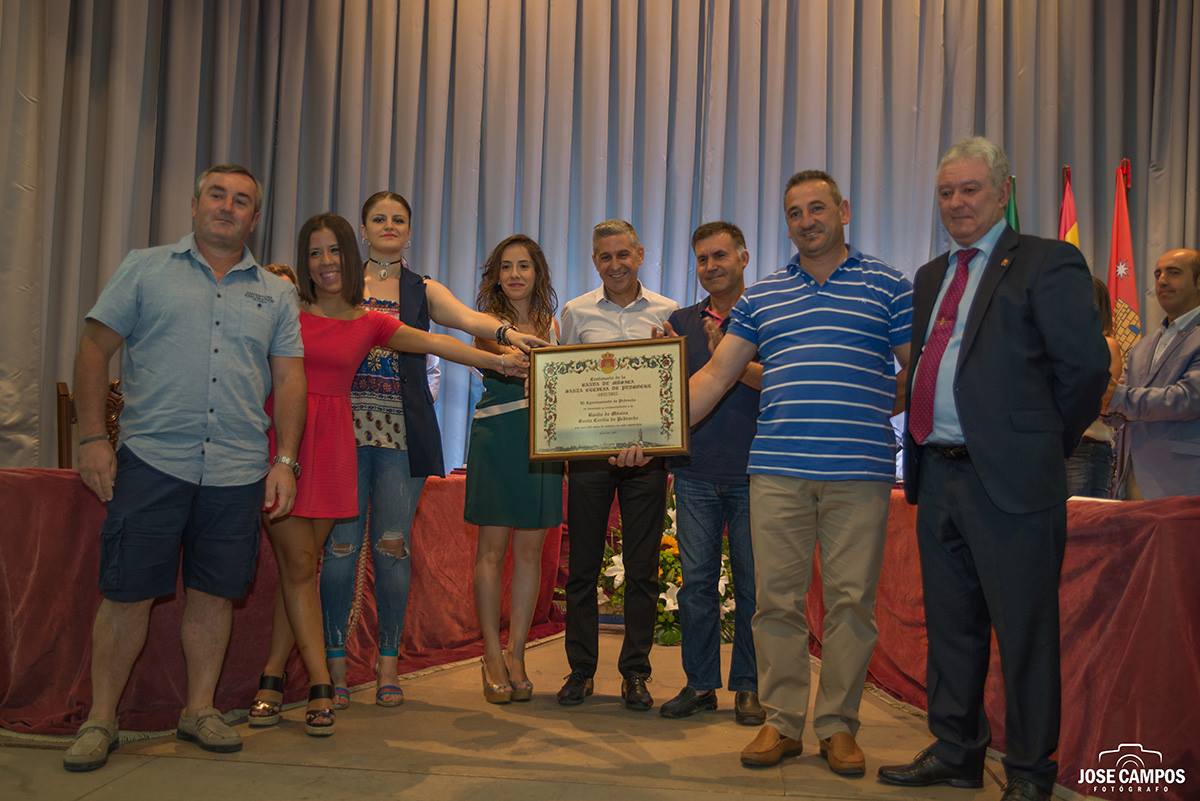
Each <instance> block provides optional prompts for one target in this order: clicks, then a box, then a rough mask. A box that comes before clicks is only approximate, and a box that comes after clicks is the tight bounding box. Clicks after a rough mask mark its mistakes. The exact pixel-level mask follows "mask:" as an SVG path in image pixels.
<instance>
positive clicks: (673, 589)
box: [658, 584, 679, 612]
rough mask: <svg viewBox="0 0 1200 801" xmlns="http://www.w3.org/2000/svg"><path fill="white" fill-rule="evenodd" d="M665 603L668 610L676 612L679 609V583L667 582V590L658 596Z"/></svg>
mask: <svg viewBox="0 0 1200 801" xmlns="http://www.w3.org/2000/svg"><path fill="white" fill-rule="evenodd" d="M658 597H659V598H660V599H662V600H663V601H666V603H667V611H668V612H676V611H678V610H679V585H678V584H668V585H667V591H666V592H664V593H661V594H659V596H658Z"/></svg>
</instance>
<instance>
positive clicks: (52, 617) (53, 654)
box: [0, 469, 562, 734]
mask: <svg viewBox="0 0 1200 801" xmlns="http://www.w3.org/2000/svg"><path fill="white" fill-rule="evenodd" d="M465 483H466V482H465V479H464V477H463V476H461V475H451V476H448V477H447V478H445V479H438V478H431V479H429V480H428V481H427V482H426V484H425V490H424V493H423V494H422V496H421V502H420V504H419V506H418V507H417V516H416V520H415V522H414V524H413V546H412V557H411V558H412V560H413V578H412V589H411V594H410V596H409V604H408V614H407V618H406V620H405V626H404V639H403V642H402V645H401V650H400V670H401V672H408V671H412V670H418V669H420V668H422V667H427V666H429V665H435V664H442V663H445V662H451V661H455V660H458V659H463V658H466V657H469V656H474V655H477V654H479V653H480V651H481V649H482V647H481V645H480V642H479V637H480V635H479V627H478V625H477V624H476V622H475V611H474V602H473V600H472V593H471V582H472V575H473V570H474V560H475V527H474V526H471V525H469V524H467V523H464V522H463V515H462V510H463V495H464V490H465ZM0 510H3V512H2V514H3V517H2V518H0V554H2V556H3V558H2V560H0V726H2V727H3V728H6V729H10V730H12V731H18V732H36V733H40V734H66V733H71V732H73V731H74V730H75V728H76V727H78V725H79V723H80V722H82V721H83V719H84V717H85V716H86V712H87V708H88V705H89V703H90V699H91V679H90V676H89V670H88V666H89V663H90V654H91V647H90V634H91V625H92V619H93V617H94V615H95V610H96V606H97V605H98V603H99V600H100V596H99V592H98V591H97V588H96V581H97V570H98V566H97V565H98V552H99V537H98V534H99V531H100V524H101V522H102V521H103V519H104V508H103V506H102V505H101V504H100V503H99V502H98V501H97V500H96V498H95V496H94V495H92V494H91V492H89V491H88V490H87V489H86V488H85V487H84V486H83V484H82V483H81V482H80V480H79V477H78V474H77V473H75V472H74V471H69V470H41V469H28V470H0ZM560 538H561V529H558V528H555V529H551V530H550V532H549V533H548V534H547V536H546V545H545V548H544V550H543V552H542V590H541V593H540V595H539V597H538V604H537V610H536V613H535V615H534V626H533V632H532V634H531V636H532V637H535V638H536V637H544V636H547V635H549V634H552V633H555V632H557V631H560V630H561V629H562V623H561V621H560V620H558V616H557V615H556V614H555V612H554V609H553V607H552V604H551V600H552V597H553V590H554V581H555V578H556V576H557V572H558V556H559V548H560ZM367 561H368V564H369V561H370V560H367ZM509 569H511V568H506V577H505V579H506V581H505V583H506V585H507V572H508V570H509ZM276 576H277V573H276V568H275V560H274V556H273V555H272V552H271V548H270V546H269V544H268V543H267V541H266V537H265V534H264V538H263V547H262V550H261V551H260V555H259V565H258V575H257V576H256V578H255V581H254V586H253V587H252V588H251V591H250V594H249V595H248V596H247V597H246V598H245V599H244V600H243V601H242V602H240V603H239V604H237V605H236V606H235V610H234V621H233V635H232V638H231V640H230V644H229V652H228V656H227V657H226V661H225V666H224V669H223V671H222V673H221V680H220V682H219V684H218V686H217V706H218V707H219V708H221V709H230V708H237V707H245V706H248V705H249V703H250V700H251V698H252V697H253V695H254V690H255V688H256V687H257V686H258V673H259V671H260V670H261V668H262V665H263V661H264V660H265V659H266V653H267V645H268V642H267V638H268V632H269V630H270V622H271V610H272V603H273V601H274V592H275V584H276ZM182 599H183V594H182V592H181V591H177V592H176V595H175V597H174V598H170V599H164V600H161V601H158V602H156V603H155V606H154V610H153V612H152V613H151V616H150V635H149V637H148V638H147V644H146V649H145V651H143V653H142V655H141V657H140V658H139V659H138V661H137V663H136V664H135V666H134V669H133V675H132V676H131V677H130V680H129V685H128V687H127V688H126V690H125V695H124V696H123V698H122V702H121V709H120V713H121V726H122V728H126V729H138V730H161V729H169V728H173V727H174V725H175V722H176V721H177V720H178V716H179V709H180V708H181V707H182V705H183V699H184V685H185V675H184V669H183V651H182V649H181V646H180V644H179V621H180V615H181V613H182V607H183V601H182ZM507 600H508V598H507V594H506V596H505V603H506V604H507ZM375 624H376V617H375V607H374V598H373V596H372V594H371V592H370V586H369V585H368V590H367V592H366V593H365V594H364V603H363V606H362V619H361V621H360V623H359V624H358V625H357V626H356V628H355V632H354V636H353V637H352V639H351V641H350V642H349V643H348V648H347V656H348V657H349V662H350V682H351V684H359V683H363V682H367V681H371V680H373V678H374V654H375V649H374V643H375ZM288 673H289V681H288V693H287V699H288V700H289V701H291V700H294V699H298V698H302V697H303V695H304V692H305V688H306V687H307V679H306V677H305V676H304V670H303V668H302V667H301V665H300V659H299V656H298V655H296V654H295V653H293V656H292V660H291V663H290V664H289V667H288Z"/></svg>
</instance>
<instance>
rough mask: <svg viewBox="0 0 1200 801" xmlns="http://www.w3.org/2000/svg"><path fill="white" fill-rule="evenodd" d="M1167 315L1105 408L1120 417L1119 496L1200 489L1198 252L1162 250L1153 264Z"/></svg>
mask: <svg viewBox="0 0 1200 801" xmlns="http://www.w3.org/2000/svg"><path fill="white" fill-rule="evenodd" d="M1154 295H1155V298H1156V299H1157V300H1158V305H1159V306H1161V307H1162V310H1163V312H1165V313H1166V315H1167V318H1166V319H1165V320H1164V321H1163V324H1162V326H1160V327H1159V329H1158V331H1156V332H1155V333H1154V335H1153V336H1148V337H1142V339H1141V340H1139V341H1138V343H1137V344H1136V345H1134V346H1133V348H1132V349H1131V350H1130V351H1129V367H1128V369H1127V370H1126V371H1125V378H1124V381H1123V382H1122V383H1121V384H1119V385H1117V387H1116V389H1114V390H1113V395H1112V398H1111V400H1109V402H1108V413H1109V414H1111V415H1113V416H1114V417H1115V418H1116V420H1117V422H1118V423H1123V424H1124V428H1123V430H1122V433H1121V448H1120V456H1119V461H1118V466H1119V472H1120V477H1119V479H1118V483H1119V484H1120V485H1121V487H1120V489H1119V492H1118V495H1117V497H1124V498H1129V499H1132V500H1138V499H1142V498H1146V499H1150V498H1162V497H1166V496H1169V495H1197V494H1200V250H1195V249H1192V248H1176V249H1173V250H1168V251H1167V252H1166V253H1164V254H1163V255H1162V256H1161V257H1159V259H1158V263H1157V264H1156V265H1155V267H1154Z"/></svg>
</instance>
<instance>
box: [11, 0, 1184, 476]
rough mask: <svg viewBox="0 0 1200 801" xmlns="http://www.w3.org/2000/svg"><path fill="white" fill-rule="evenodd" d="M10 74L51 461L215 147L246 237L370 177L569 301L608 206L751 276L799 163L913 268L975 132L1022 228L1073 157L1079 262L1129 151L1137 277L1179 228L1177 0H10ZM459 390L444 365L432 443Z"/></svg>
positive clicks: (473, 272)
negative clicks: (727, 246)
mask: <svg viewBox="0 0 1200 801" xmlns="http://www.w3.org/2000/svg"><path fill="white" fill-rule="evenodd" d="M0 85H2V86H3V91H2V93H0V120H3V119H7V120H9V121H10V122H9V123H8V124H7V125H6V126H0V158H2V159H3V164H2V169H3V176H4V187H5V192H4V198H3V203H4V214H3V215H0V242H2V243H3V244H2V246H0V252H2V253H3V270H2V273H0V297H2V298H3V312H4V313H3V314H0V352H2V354H3V355H2V357H0V441H2V442H3V451H2V453H0V465H34V464H50V463H51V462H52V460H53V459H54V452H55V449H54V443H55V432H54V415H53V397H54V391H53V386H54V382H55V381H56V380H61V379H64V378H67V377H69V376H70V373H71V365H72V361H73V353H74V348H75V344H76V340H77V338H78V335H79V331H80V327H81V320H82V317H83V315H84V313H86V311H87V309H88V308H89V307H90V305H91V304H92V302H93V301H94V300H95V298H96V295H97V293H98V292H99V290H100V289H101V288H102V287H103V285H104V283H105V282H106V281H107V280H108V278H109V277H110V276H111V275H112V273H113V271H114V270H115V268H116V266H117V265H118V263H119V262H120V260H121V258H122V256H123V255H124V254H125V253H126V251H128V250H129V249H131V248H137V247H145V246H147V245H150V244H160V243H164V242H170V241H174V240H175V239H177V238H178V237H180V236H181V235H182V234H184V233H186V232H187V231H188V230H189V227H190V216H189V215H190V212H189V203H190V198H191V185H192V181H193V179H194V177H195V175H196V174H197V173H198V172H199V171H200V170H201V169H202V168H203V167H204V166H206V165H208V164H210V163H214V162H218V161H237V162H241V163H244V164H246V165H247V166H249V167H250V168H251V169H252V170H253V171H254V172H255V173H256V174H258V175H259V177H260V178H261V179H262V180H263V182H264V184H265V185H266V187H267V198H266V205H265V208H264V216H263V222H262V224H261V226H260V228H259V230H258V231H257V233H256V235H255V239H254V242H253V247H254V249H255V252H256V254H257V255H258V257H259V258H260V260H263V261H266V260H275V261H285V262H289V263H290V262H292V261H294V259H295V256H294V252H295V242H294V237H295V234H296V231H297V230H298V228H299V226H300V224H301V223H302V221H303V220H304V219H305V218H307V217H308V216H309V215H311V214H313V213H316V212H319V211H323V210H326V209H333V210H335V211H337V212H338V213H340V214H342V215H344V216H346V217H348V218H350V219H352V220H357V218H358V210H359V206H360V203H361V201H362V199H363V198H364V197H365V196H367V195H368V194H370V193H371V192H373V191H375V190H377V189H381V188H390V189H394V190H396V191H399V192H401V193H403V194H404V195H405V196H407V197H408V198H409V199H410V200H411V201H412V203H413V206H414V213H415V215H414V216H415V220H414V242H413V248H412V251H411V261H412V263H413V265H414V266H415V268H416V269H417V270H418V271H420V272H424V273H428V274H430V275H432V276H434V277H435V278H437V279H439V280H441V281H443V282H445V283H446V284H447V285H448V286H449V287H450V288H451V290H452V291H453V292H454V293H455V294H456V295H458V297H460V298H462V299H464V300H465V301H467V302H470V299H472V298H473V297H474V295H475V290H476V282H477V275H478V265H479V264H481V262H482V260H483V258H484V256H485V254H486V252H487V250H488V248H489V247H490V245H491V244H492V243H494V242H496V241H497V240H499V239H500V238H502V237H503V236H505V235H507V234H508V233H510V232H512V231H524V232H526V233H528V234H530V235H532V236H534V237H535V238H537V239H538V240H539V241H540V242H541V243H542V245H543V246H544V248H545V250H546V253H547V255H548V257H549V260H550V263H551V265H552V268H553V271H554V280H555V284H556V287H557V289H558V293H559V296H560V298H561V299H562V300H566V299H568V298H570V297H572V296H574V295H575V294H578V293H580V292H583V291H585V290H587V289H589V288H591V287H592V286H594V285H596V284H597V283H598V279H597V278H596V275H595V272H594V270H593V269H592V266H591V263H590V261H589V249H590V247H589V245H590V242H589V236H590V228H591V226H592V225H593V224H594V223H595V222H597V221H599V220H600V219H603V218H605V217H625V218H628V219H631V220H632V221H633V223H634V224H635V225H636V226H637V228H638V230H639V231H640V232H641V235H642V238H643V241H644V244H645V246H646V265H645V266H644V267H643V271H642V278H643V280H644V282H645V283H646V285H647V286H649V287H651V288H652V289H656V290H660V291H663V292H665V293H667V294H669V295H671V296H673V297H675V298H677V299H678V300H679V301H680V302H681V303H689V302H693V301H694V300H695V298H696V283H695V278H694V275H693V271H692V269H691V265H690V259H689V255H690V251H689V235H690V232H691V230H692V228H693V227H694V226H695V225H697V224H699V223H700V222H702V221H706V220H711V219H714V218H718V217H723V218H727V219H731V220H733V221H735V222H737V223H738V224H739V225H741V226H742V227H743V229H744V230H745V231H746V235H747V239H748V241H749V246H750V250H751V266H750V275H751V277H754V276H762V275H765V274H767V273H769V272H770V271H772V270H774V269H776V268H777V267H778V266H780V265H781V264H782V263H784V262H785V261H786V260H787V258H788V257H789V255H790V252H791V248H790V246H789V244H788V242H787V239H786V236H785V233H784V225H783V220H782V214H781V194H780V193H781V189H782V185H783V182H784V180H785V179H786V177H787V176H788V175H789V174H790V173H792V172H793V171H795V170H797V169H803V168H811V167H821V168H825V169H827V170H829V171H830V172H831V173H833V175H834V176H835V177H836V178H837V179H838V181H839V182H840V183H841V184H842V187H843V189H844V191H845V192H846V194H847V195H848V196H849V198H850V201H851V204H852V208H853V220H852V222H851V240H852V242H853V244H855V245H857V246H858V247H860V248H862V249H863V250H865V251H867V252H870V253H874V254H876V255H879V256H881V257H883V258H885V259H887V260H889V261H891V262H892V263H893V264H895V265H896V266H898V267H900V268H901V269H903V270H905V271H909V272H911V271H913V270H915V269H916V267H917V266H919V265H920V264H921V263H923V262H924V261H925V260H927V259H928V258H929V256H930V255H931V253H933V252H935V251H936V250H937V249H938V248H939V246H940V241H939V240H940V238H941V233H940V225H939V224H938V223H937V218H936V214H935V211H934V203H933V189H932V185H933V176H934V170H935V165H936V161H937V157H938V155H939V153H940V151H942V150H943V149H944V148H945V147H946V146H948V145H949V144H950V143H951V142H952V141H954V140H956V139H958V138H960V137H962V136H965V135H968V134H972V133H980V134H984V135H987V136H989V137H992V138H994V139H996V140H998V141H999V142H1001V143H1002V144H1003V145H1004V146H1005V147H1006V148H1007V149H1008V151H1009V153H1010V155H1011V157H1012V160H1013V166H1014V172H1015V173H1016V175H1017V176H1018V179H1019V190H1020V191H1019V193H1018V200H1019V204H1020V212H1021V220H1022V223H1023V224H1024V228H1025V230H1026V231H1027V232H1032V233H1038V234H1042V235H1047V236H1054V235H1055V234H1056V230H1057V213H1058V203H1059V169H1060V165H1061V164H1063V163H1064V162H1069V163H1070V164H1071V165H1072V166H1073V169H1074V176H1073V177H1074V185H1075V193H1076V200H1077V201H1078V206H1079V221H1080V228H1081V234H1082V243H1083V250H1084V253H1085V255H1086V256H1087V257H1088V258H1089V260H1090V261H1091V263H1092V265H1093V268H1094V269H1095V270H1096V272H1097V273H1098V274H1101V275H1103V274H1104V271H1105V266H1106V262H1107V254H1108V244H1109V230H1110V226H1111V214H1112V196H1113V171H1114V169H1115V167H1116V164H1117V161H1118V160H1119V159H1120V158H1121V157H1122V156H1129V157H1130V158H1131V159H1132V160H1133V176H1134V184H1133V188H1132V191H1131V194H1130V207H1131V211H1132V221H1133V231H1134V242H1135V250H1136V254H1137V258H1138V264H1137V268H1138V271H1139V274H1140V276H1141V278H1142V280H1143V288H1145V289H1148V288H1149V281H1148V280H1147V276H1148V273H1149V270H1150V269H1151V268H1152V264H1153V261H1154V259H1155V258H1156V257H1157V255H1158V254H1159V253H1160V252H1161V251H1162V250H1163V249H1165V248H1166V247H1167V246H1169V245H1179V244H1188V245H1192V246H1195V245H1196V244H1197V241H1198V239H1200V211H1198V205H1200V204H1198V198H1197V187H1198V186H1200V152H1198V147H1200V145H1198V143H1200V13H1198V12H1197V9H1196V6H1195V4H1194V3H1193V2H1191V1H1190V0H1179V1H1178V2H1173V1H1172V0H1156V1H1155V2H1136V1H1135V0H1130V1H1129V2H1115V1H1111V0H1090V1H1088V0H1059V1H1058V2H1055V1H1054V0H1045V1H1043V2H1035V1H1034V0H1008V1H1007V2H1005V1H1003V0H988V1H986V2H983V1H978V2H977V1H976V0H953V1H950V2H948V1H947V0H908V1H907V2H898V1H896V2H886V1H884V0H857V2H848V1H843V0H829V2H823V1H822V2H818V0H806V1H804V2H785V0H777V1H776V0H767V1H765V2H764V1H761V0H760V1H757V2H746V1H743V2H736V1H735V2H731V1H730V0H704V1H703V2H700V1H698V0H676V1H675V2H671V1H669V0H523V1H522V0H491V1H490V2H486V1H485V0H458V1H457V2H454V1H453V0H425V1H422V0H401V1H400V2H367V0H346V1H345V2H339V1H338V0H286V2H285V1H284V0H245V1H244V2H232V1H231V0H230V1H225V2H218V1H217V0H208V1H207V2H200V1H199V0H177V1H176V2H150V1H149V0H143V1H142V2H136V1H135V0H125V1H124V2H115V1H114V2H99V1H97V2H72V1H71V0H0ZM1143 310H1144V312H1145V313H1147V314H1149V315H1150V316H1151V317H1153V312H1154V311H1156V307H1155V305H1154V303H1153V300H1152V299H1150V298H1149V297H1148V298H1147V302H1146V303H1145V304H1144V308H1143ZM468 391H469V389H468V377H467V374H466V371H465V370H463V369H462V368H458V367H455V366H448V368H447V371H446V376H445V380H444V382H443V390H442V396H441V400H440V405H441V408H440V412H441V415H442V420H443V432H444V438H445V441H446V446H447V447H446V453H447V459H448V461H449V462H450V464H451V465H454V464H459V463H461V461H462V455H463V454H462V449H463V441H464V438H465V433H466V430H467V428H468V426H469V420H470V409H469V408H468V400H467V398H468Z"/></svg>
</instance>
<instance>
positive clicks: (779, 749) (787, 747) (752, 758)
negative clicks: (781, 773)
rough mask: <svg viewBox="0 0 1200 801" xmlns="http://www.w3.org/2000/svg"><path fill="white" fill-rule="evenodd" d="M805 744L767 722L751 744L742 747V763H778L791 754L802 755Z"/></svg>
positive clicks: (761, 765) (758, 764) (760, 765)
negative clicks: (784, 734) (783, 733)
mask: <svg viewBox="0 0 1200 801" xmlns="http://www.w3.org/2000/svg"><path fill="white" fill-rule="evenodd" d="M803 750H804V744H803V743H802V742H800V741H799V740H793V739H792V738H791V737H784V736H783V735H782V734H780V733H779V729H777V728H775V727H774V726H772V725H771V724H769V723H768V724H767V725H766V726H763V727H762V728H761V729H759V730H758V735H757V736H756V737H755V738H754V739H753V740H751V741H750V745H748V746H746V747H745V748H743V749H742V764H743V765H746V766H747V767H752V768H765V767H770V766H772V765H778V764H779V760H781V759H783V758H784V757H789V756H800V752H801V751H803Z"/></svg>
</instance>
